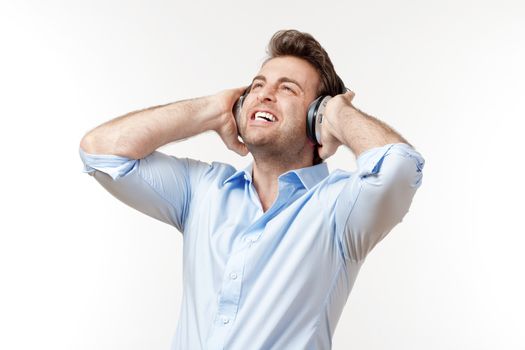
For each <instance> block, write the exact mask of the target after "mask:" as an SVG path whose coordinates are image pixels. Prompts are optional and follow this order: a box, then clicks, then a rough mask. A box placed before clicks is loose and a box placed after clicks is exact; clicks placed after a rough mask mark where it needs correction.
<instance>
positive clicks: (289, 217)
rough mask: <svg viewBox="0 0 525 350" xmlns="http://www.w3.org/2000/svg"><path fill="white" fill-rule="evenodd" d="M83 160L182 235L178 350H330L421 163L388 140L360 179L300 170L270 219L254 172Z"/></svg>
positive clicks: (157, 159) (155, 161)
mask: <svg viewBox="0 0 525 350" xmlns="http://www.w3.org/2000/svg"><path fill="white" fill-rule="evenodd" d="M80 154H81V158H82V159H83V161H84V164H85V171H86V172H88V173H90V174H92V175H93V176H94V177H95V178H96V179H97V180H98V181H99V182H100V183H101V184H102V186H104V187H105V188H106V189H107V190H108V191H109V192H111V193H112V194H113V195H114V196H115V197H117V198H118V199H120V200H121V201H123V202H124V203H126V204H128V205H130V206H131V207H133V208H135V209H138V210H140V211H141V212H143V213H145V214H147V215H150V216H152V217H154V218H156V219H158V220H161V221H163V222H165V223H168V224H170V225H173V226H175V227H176V228H177V229H178V230H179V231H180V232H182V233H183V240H184V244H183V247H184V248H183V280H184V283H183V286H182V288H183V298H182V305H181V311H180V312H181V313H180V318H179V322H178V326H177V332H176V334H175V337H174V339H173V345H172V349H174V350H175V349H180V350H198V349H208V350H212V349H228V350H247V349H249V350H256V349H264V350H266V349H279V350H282V349H292V350H297V349H323V350H325V349H330V348H331V344H332V335H333V333H334V330H335V327H336V324H337V321H338V320H339V317H340V315H341V312H342V310H343V306H344V305H345V303H346V300H347V298H348V295H349V293H350V290H351V289H352V286H353V284H354V281H355V279H356V276H357V273H358V271H359V269H360V267H361V265H362V263H363V261H364V259H365V257H366V256H367V254H368V253H369V252H370V250H371V249H372V248H373V247H374V246H375V245H376V244H377V243H378V242H379V241H380V240H381V239H382V238H383V237H384V236H385V235H386V234H387V233H388V232H389V231H390V230H391V229H392V228H393V227H394V226H395V225H396V224H397V223H399V222H400V221H401V220H402V219H403V217H404V215H405V214H406V213H407V212H408V208H409V206H410V203H411V202H412V197H413V196H414V193H415V192H416V189H417V188H418V187H419V185H420V184H421V179H422V168H423V164H424V160H423V158H422V157H421V156H420V155H419V153H417V152H416V151H415V150H414V149H412V148H411V147H410V146H408V145H406V144H390V145H386V146H384V147H378V148H374V149H371V150H368V151H366V152H364V153H363V154H361V155H360V156H359V158H358V159H357V165H358V168H357V171H356V172H347V171H342V170H336V171H334V172H332V173H331V174H329V173H328V169H327V166H326V164H324V163H322V164H319V165H315V166H312V167H308V168H303V169H297V170H292V171H289V172H287V173H284V174H282V175H281V176H280V177H279V193H278V196H277V199H276V200H275V202H274V203H273V205H272V207H271V208H270V209H268V210H267V211H266V212H263V210H262V207H261V203H260V201H259V199H258V196H257V192H256V191H255V189H254V186H253V183H252V166H251V165H250V166H249V167H248V168H246V169H244V170H239V171H236V170H235V169H234V168H233V167H232V166H231V165H227V164H222V163H217V162H214V163H212V164H207V163H203V162H200V161H196V160H192V159H184V158H176V157H173V156H168V155H165V154H163V153H160V152H154V153H152V154H151V155H149V156H147V157H145V158H144V159H140V160H132V159H127V158H123V157H118V156H111V155H91V154H86V153H84V152H83V151H82V150H81V151H80Z"/></svg>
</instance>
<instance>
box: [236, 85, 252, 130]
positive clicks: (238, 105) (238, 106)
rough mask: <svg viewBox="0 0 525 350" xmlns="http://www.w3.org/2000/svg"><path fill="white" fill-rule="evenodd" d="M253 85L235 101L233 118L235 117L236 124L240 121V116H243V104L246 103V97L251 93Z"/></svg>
mask: <svg viewBox="0 0 525 350" xmlns="http://www.w3.org/2000/svg"><path fill="white" fill-rule="evenodd" d="M250 88H251V85H250V86H248V87H247V88H246V90H244V92H243V93H242V95H241V97H239V99H238V100H237V101H235V104H234V105H233V116H234V117H235V122H237V121H238V120H239V117H240V114H241V108H242V104H243V103H244V99H245V98H246V95H248V93H249V92H250Z"/></svg>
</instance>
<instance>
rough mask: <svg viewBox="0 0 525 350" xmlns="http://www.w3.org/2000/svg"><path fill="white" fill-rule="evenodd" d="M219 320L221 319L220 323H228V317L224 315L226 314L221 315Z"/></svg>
mask: <svg viewBox="0 0 525 350" xmlns="http://www.w3.org/2000/svg"><path fill="white" fill-rule="evenodd" d="M221 320H222V323H224V324H228V323H229V322H230V319H229V318H228V317H226V316H222V317H221Z"/></svg>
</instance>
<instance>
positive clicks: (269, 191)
mask: <svg viewBox="0 0 525 350" xmlns="http://www.w3.org/2000/svg"><path fill="white" fill-rule="evenodd" d="M311 165H312V160H311V159H297V160H296V161H294V162H291V161H287V162H283V161H282V160H275V159H273V160H262V159H255V160H254V163H253V173H252V177H253V185H254V187H255V190H256V191H257V194H258V195H259V200H260V201H261V206H262V209H263V211H264V212H266V211H267V210H268V209H270V207H271V206H272V204H273V203H274V202H275V199H276V198H277V195H278V193H279V176H281V175H282V174H284V173H286V172H287V171H290V170H294V169H300V168H305V167H308V166H311Z"/></svg>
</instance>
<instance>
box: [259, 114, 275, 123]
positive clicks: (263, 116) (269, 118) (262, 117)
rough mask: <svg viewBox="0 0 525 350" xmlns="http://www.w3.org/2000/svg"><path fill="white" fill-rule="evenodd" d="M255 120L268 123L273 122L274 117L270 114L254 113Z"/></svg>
mask: <svg viewBox="0 0 525 350" xmlns="http://www.w3.org/2000/svg"><path fill="white" fill-rule="evenodd" d="M255 120H264V121H268V122H274V121H275V117H274V116H273V114H270V113H268V112H257V113H255Z"/></svg>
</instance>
